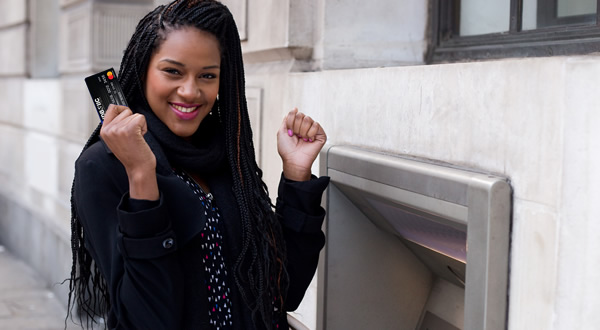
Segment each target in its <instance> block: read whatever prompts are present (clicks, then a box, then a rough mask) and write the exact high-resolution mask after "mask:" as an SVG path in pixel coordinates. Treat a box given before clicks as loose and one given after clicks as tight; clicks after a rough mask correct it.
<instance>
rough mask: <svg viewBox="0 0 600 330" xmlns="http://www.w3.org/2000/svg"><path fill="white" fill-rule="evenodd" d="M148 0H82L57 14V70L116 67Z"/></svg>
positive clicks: (93, 69) (147, 6) (83, 70)
mask: <svg viewBox="0 0 600 330" xmlns="http://www.w3.org/2000/svg"><path fill="white" fill-rule="evenodd" d="M152 8H153V3H152V2H151V1H137V2H129V3H125V4H123V3H118V4H117V3H105V2H85V3H82V4H80V5H77V6H70V7H67V8H65V9H64V10H63V11H62V14H61V40H60V41H61V45H62V47H61V51H60V68H59V69H60V72H62V73H74V72H89V71H92V72H96V71H102V70H105V69H107V68H110V67H114V68H115V69H116V70H118V65H119V63H120V62H121V58H122V57H123V50H124V49H125V47H126V46H127V42H128V41H129V39H130V38H131V35H132V33H133V31H134V29H135V26H136V25H137V23H138V22H139V20H140V19H141V18H142V17H143V16H144V15H145V14H147V13H148V12H149V11H150V10H151V9H152Z"/></svg>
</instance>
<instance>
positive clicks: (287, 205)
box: [276, 175, 329, 311]
mask: <svg viewBox="0 0 600 330" xmlns="http://www.w3.org/2000/svg"><path fill="white" fill-rule="evenodd" d="M328 184H329V177H320V178H316V177H315V176H312V178H311V180H309V181H304V182H297V181H292V180H287V179H286V178H284V177H283V175H282V176H281V180H280V182H279V189H278V198H277V205H276V212H277V215H278V217H279V219H280V222H281V226H282V230H283V235H284V237H285V241H286V246H287V260H288V263H287V271H288V274H289V276H290V286H289V289H288V294H287V297H286V302H285V306H286V310H288V311H292V310H295V309H296V308H298V305H300V302H302V298H303V297H304V293H305V292H306V289H307V288H308V286H309V284H310V282H311V280H312V278H313V276H314V274H315V271H316V269H317V265H318V263H319V253H320V251H321V249H322V248H323V246H324V245H325V234H323V231H322V230H321V226H322V224H323V219H324V218H325V210H324V209H323V208H322V207H321V197H322V195H323V192H324V191H325V189H326V188H327V185H328Z"/></svg>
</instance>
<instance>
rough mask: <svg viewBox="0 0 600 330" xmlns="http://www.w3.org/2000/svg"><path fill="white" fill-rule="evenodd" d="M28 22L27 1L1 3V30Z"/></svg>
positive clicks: (14, 0)
mask: <svg viewBox="0 0 600 330" xmlns="http://www.w3.org/2000/svg"><path fill="white" fill-rule="evenodd" d="M26 20H27V0H10V1H7V0H4V1H0V28H1V27H3V26H8V25H14V24H18V23H25V21H26Z"/></svg>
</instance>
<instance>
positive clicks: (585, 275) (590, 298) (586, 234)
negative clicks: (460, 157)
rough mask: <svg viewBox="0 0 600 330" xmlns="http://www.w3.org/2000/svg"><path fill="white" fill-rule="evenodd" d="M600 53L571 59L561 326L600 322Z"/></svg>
mask: <svg viewBox="0 0 600 330" xmlns="http://www.w3.org/2000/svg"><path fill="white" fill-rule="evenodd" d="M599 58H600V57H598V56H590V57H583V58H573V59H570V60H569V61H568V62H567V63H566V67H567V75H566V80H565V83H564V86H565V94H566V95H568V97H566V98H565V108H566V109H568V111H565V112H564V120H565V121H564V132H563V139H564V149H563V151H562V164H563V170H562V173H561V177H562V180H561V181H562V187H561V188H562V189H561V201H560V203H561V206H562V207H561V218H560V225H561V226H560V235H559V239H560V242H561V249H560V251H559V257H560V261H561V267H560V269H559V272H558V283H557V286H556V290H557V295H559V296H560V297H561V299H560V301H558V302H557V304H556V307H555V310H559V311H560V312H561V313H560V314H559V315H557V316H556V317H555V318H556V323H555V324H556V327H555V328H556V329H569V328H572V329H591V328H593V326H592V325H595V324H598V322H600V315H599V314H598V312H597V311H598V309H599V308H600V301H599V300H598V299H597V297H596V296H595V295H594V294H590V293H591V292H596V291H597V290H599V289H600V283H599V282H598V281H597V277H598V273H599V272H600V265H599V264H598V262H597V260H598V259H600V242H598V239H597V233H598V232H599V231H600V222H598V218H599V216H600V204H599V203H598V202H597V201H598V200H599V199H600V186H599V185H598V182H600V181H599V180H600V172H599V171H598V168H600V132H598V129H597V127H598V125H600V114H599V113H598V111H597V109H598V107H600V96H599V95H598V93H596V92H595V89H594V82H595V79H596V77H597V75H598V74H600V63H599V62H598V59H599Z"/></svg>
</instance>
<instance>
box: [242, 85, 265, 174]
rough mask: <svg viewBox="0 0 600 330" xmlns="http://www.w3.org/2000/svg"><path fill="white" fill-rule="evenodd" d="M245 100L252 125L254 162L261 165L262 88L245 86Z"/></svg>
mask: <svg viewBox="0 0 600 330" xmlns="http://www.w3.org/2000/svg"><path fill="white" fill-rule="evenodd" d="M246 102H247V104H248V116H249V117H250V124H251V125H252V142H253V143H254V153H255V155H254V156H255V157H256V163H257V164H258V166H260V165H261V152H260V149H261V135H260V132H261V126H262V125H261V122H262V90H261V89H260V88H257V87H246Z"/></svg>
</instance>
